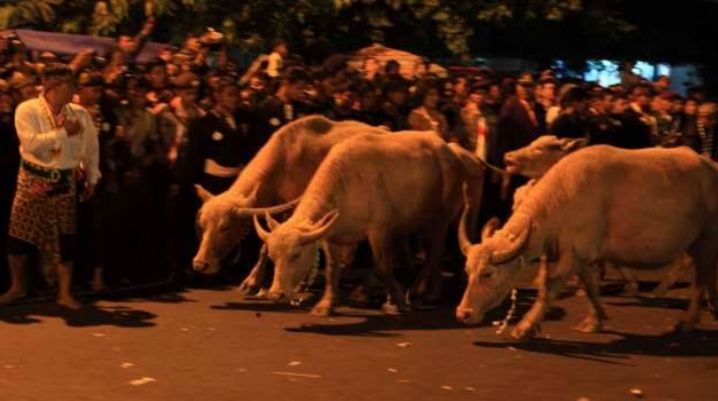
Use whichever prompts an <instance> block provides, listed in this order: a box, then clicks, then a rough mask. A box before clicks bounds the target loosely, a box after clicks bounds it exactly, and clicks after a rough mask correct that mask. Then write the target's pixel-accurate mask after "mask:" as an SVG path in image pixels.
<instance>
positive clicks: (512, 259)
mask: <svg viewBox="0 0 718 401" xmlns="http://www.w3.org/2000/svg"><path fill="white" fill-rule="evenodd" d="M462 220H463V219H462ZM460 226H461V228H460V229H459V242H460V245H461V249H462V251H463V252H464V254H465V255H466V257H467V262H466V272H467V274H468V278H469V282H468V285H467V288H466V291H465V292H464V296H463V299H462V300H461V303H460V304H459V306H458V307H457V309H456V316H457V318H458V319H459V320H461V321H463V322H466V323H478V322H480V321H481V320H482V318H483V315H484V313H485V312H486V311H487V310H489V309H491V308H493V307H494V306H496V305H497V304H499V303H500V302H501V301H502V300H503V299H504V298H505V297H506V294H507V293H508V292H509V291H510V289H511V288H512V287H513V286H514V284H515V281H516V277H517V276H518V273H519V272H520V270H521V269H522V267H523V266H524V263H525V262H526V261H532V260H536V259H538V258H539V257H540V256H541V255H547V254H548V255H555V257H556V261H557V262H556V263H555V264H554V265H550V267H548V271H547V272H546V274H545V275H544V280H543V282H542V283H541V286H540V288H539V296H538V298H537V300H536V302H535V303H534V305H533V306H532V308H531V309H530V310H529V312H528V313H527V314H526V315H525V316H524V317H523V319H522V320H521V321H520V322H519V323H518V325H517V326H516V327H514V329H513V331H512V335H513V336H514V337H515V338H519V339H525V338H528V337H530V336H531V335H532V333H533V332H534V329H535V327H536V325H537V324H539V323H540V322H541V321H542V320H543V317H544V314H545V312H546V308H547V306H548V305H549V304H550V302H551V301H552V300H553V299H554V298H555V297H556V295H557V293H558V291H559V290H560V288H561V286H562V284H563V283H564V281H565V280H566V279H567V278H568V277H570V276H571V275H573V274H577V275H578V277H579V278H580V279H581V281H582V282H583V283H584V285H585V286H586V289H587V294H588V299H589V301H590V304H591V309H590V313H589V315H588V316H587V317H586V319H585V320H584V321H583V322H582V323H581V324H580V325H579V326H578V328H579V329H580V330H582V331H598V330H600V329H601V322H602V320H603V319H604V318H605V316H606V313H605V311H604V308H603V306H602V305H601V303H600V300H599V294H598V289H597V287H596V284H595V282H594V280H593V275H592V274H591V272H590V269H591V268H592V266H595V265H596V264H597V263H599V262H603V261H607V262H612V263H617V264H621V265H625V266H631V267H633V268H647V269H650V268H658V267H660V266H663V265H665V264H667V263H669V262H671V261H673V260H676V259H677V258H678V257H680V256H681V255H682V254H683V253H684V252H688V254H690V255H691V256H692V257H693V259H694V261H695V271H696V281H695V285H694V289H693V291H692V295H691V301H690V305H689V307H688V310H687V312H686V314H685V316H684V317H683V318H682V319H681V320H680V322H679V323H678V325H677V329H682V330H690V329H693V328H694V327H695V325H696V323H697V321H698V316H699V314H698V312H699V307H700V303H701V300H702V296H703V294H706V295H707V298H708V302H709V305H710V307H711V309H712V310H713V312H714V314H715V313H716V311H717V310H718V300H717V297H716V261H717V260H718V168H717V167H716V164H715V163H713V162H712V161H710V160H708V159H706V158H703V157H701V156H698V155H697V154H696V153H695V152H693V151H692V150H690V149H688V148H676V149H642V150H623V149H618V148H613V147H610V146H593V147H589V148H585V149H582V150H579V151H577V152H575V153H572V154H570V155H568V156H566V157H564V158H563V159H562V160H560V161H559V162H558V163H557V164H556V165H555V166H554V167H552V168H551V169H550V170H549V171H548V172H547V173H546V175H545V176H544V177H543V178H542V179H541V180H539V182H538V183H537V184H536V186H535V187H534V188H533V189H532V190H531V192H530V194H529V195H528V197H527V199H525V200H524V201H523V202H522V204H521V206H519V208H518V209H517V210H516V211H515V212H514V213H513V215H512V216H511V217H510V219H509V220H508V221H507V222H506V224H505V225H504V226H503V228H501V229H500V230H498V231H495V232H490V231H491V230H489V232H485V233H484V235H483V238H482V241H481V243H480V244H476V245H473V244H472V243H471V241H470V240H469V238H467V236H466V231H465V228H464V227H463V225H460ZM544 268H547V267H546V266H544Z"/></svg>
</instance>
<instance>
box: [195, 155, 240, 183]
mask: <svg viewBox="0 0 718 401" xmlns="http://www.w3.org/2000/svg"><path fill="white" fill-rule="evenodd" d="M242 168H244V166H237V167H226V166H222V165H221V164H219V163H217V162H216V161H214V160H212V159H207V160H205V161H204V172H205V174H209V175H212V176H215V177H221V178H232V177H236V176H238V175H239V173H240V172H241V171H242Z"/></svg>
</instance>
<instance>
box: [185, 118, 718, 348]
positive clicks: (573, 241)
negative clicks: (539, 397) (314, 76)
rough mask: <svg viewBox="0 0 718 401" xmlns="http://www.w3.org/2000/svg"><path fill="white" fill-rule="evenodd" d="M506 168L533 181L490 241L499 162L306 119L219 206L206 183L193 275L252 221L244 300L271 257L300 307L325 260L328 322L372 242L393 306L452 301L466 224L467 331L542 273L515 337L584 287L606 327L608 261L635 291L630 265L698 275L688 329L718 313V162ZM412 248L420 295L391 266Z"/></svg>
mask: <svg viewBox="0 0 718 401" xmlns="http://www.w3.org/2000/svg"><path fill="white" fill-rule="evenodd" d="M505 161H506V171H505V174H518V175H523V176H526V177H528V178H530V181H529V183H528V184H526V185H525V186H524V187H522V188H519V189H518V190H517V191H516V193H515V196H514V208H513V212H512V214H511V216H510V218H509V219H508V220H507V221H506V222H505V223H504V224H503V226H500V223H499V221H498V220H496V219H492V220H491V221H489V222H488V223H487V224H486V225H485V226H484V227H483V230H481V232H479V231H478V229H477V227H476V223H477V216H478V213H479V211H480V207H481V198H482V190H483V187H484V176H485V172H486V170H487V169H488V168H492V167H490V166H487V165H486V163H485V162H484V161H482V160H481V159H479V158H478V157H476V156H475V155H473V154H472V153H470V152H468V151H466V150H464V149H463V148H461V147H460V146H458V145H455V144H451V143H446V142H444V141H443V140H442V139H441V138H440V137H439V136H437V135H435V134H433V133H431V132H418V131H402V132H389V131H386V130H383V129H381V128H376V127H373V126H369V125H366V124H363V123H359V122H353V121H345V122H334V121H331V120H328V119H326V118H324V117H320V116H309V117H304V118H302V119H299V120H297V121H295V122H293V123H291V124H289V125H287V126H285V127H283V128H281V129H280V130H278V131H277V132H275V133H274V134H273V135H272V137H271V139H270V140H269V141H268V142H267V143H266V145H265V146H264V147H263V148H262V149H261V150H260V151H259V152H258V153H257V155H256V156H255V157H254V159H252V161H251V162H250V163H249V164H248V165H247V166H246V167H245V168H244V169H243V171H242V172H241V174H240V175H239V177H238V178H237V180H236V181H235V183H234V184H233V185H232V187H231V188H230V189H229V190H227V191H226V192H224V193H222V194H219V195H216V196H214V195H212V194H210V193H209V192H207V191H206V190H204V189H203V188H201V187H197V193H198V195H199V197H200V198H201V199H202V201H203V202H204V203H203V206H202V208H201V209H200V211H199V214H198V218H197V222H198V226H199V230H200V232H201V234H200V235H201V243H200V247H199V249H198V252H197V255H196V256H195V258H194V262H193V263H194V268H195V270H197V271H199V272H203V273H214V272H216V271H218V270H219V269H220V266H221V264H222V260H224V259H225V258H226V256H227V254H228V253H230V252H231V251H232V249H234V248H235V247H236V246H237V245H238V244H239V243H240V242H241V241H242V240H243V239H244V238H246V236H247V235H248V234H249V232H250V230H251V229H252V223H254V224H253V225H254V229H255V230H256V232H257V234H258V236H259V237H260V238H261V239H262V241H263V243H264V244H263V246H262V248H261V250H260V255H259V259H258V262H257V264H256V265H255V266H254V268H253V269H252V271H251V273H250V274H249V276H248V277H247V278H246V279H245V281H244V282H243V283H242V285H241V289H242V290H244V291H246V292H249V291H253V290H257V289H258V288H259V287H260V285H261V283H262V282H263V281H264V276H265V275H266V272H267V268H266V265H267V263H268V261H269V260H271V261H272V262H273V264H274V276H273V277H272V284H271V287H270V288H269V289H268V291H267V295H268V297H269V298H270V299H271V300H273V301H277V302H280V301H290V300H292V299H293V297H294V296H295V293H296V291H298V289H299V288H300V286H301V284H302V282H304V281H305V280H306V279H307V277H308V276H309V275H311V274H312V270H313V267H314V265H315V263H316V260H317V254H318V253H319V252H320V251H321V252H322V253H323V256H324V257H323V260H324V262H325V266H324V269H325V274H326V287H325V289H324V293H323V295H322V297H321V299H320V300H319V302H318V303H317V304H316V305H315V306H314V307H313V309H312V313H313V314H316V315H322V316H326V315H331V314H332V313H333V312H334V309H335V307H336V306H337V304H338V300H339V297H338V285H339V278H340V273H341V270H342V269H343V267H345V266H347V265H349V264H350V263H351V262H352V259H353V257H354V254H355V251H356V249H357V245H358V244H359V243H360V242H362V241H368V244H369V246H370V248H371V254H372V258H373V264H374V269H375V272H376V275H377V276H378V277H379V278H380V279H382V280H383V283H384V285H385V286H386V289H387V292H388V294H387V301H386V303H385V304H384V306H383V309H384V311H385V312H386V313H401V312H402V311H404V310H405V309H406V308H407V307H408V306H407V302H410V301H411V299H412V298H426V299H436V298H438V297H440V292H441V269H440V263H441V261H442V257H443V254H444V248H445V245H446V242H447V233H448V232H449V230H450V228H451V227H455V226H456V223H457V222H458V227H459V229H458V240H459V248H460V249H461V251H462V253H463V254H464V256H465V257H466V266H465V272H466V275H467V278H468V284H467V286H466V289H465V291H464V295H463V298H462V300H461V302H460V304H459V305H458V306H457V308H456V318H457V319H458V320H460V321H462V322H464V323H467V324H477V323H480V322H481V321H482V320H483V317H484V315H485V313H486V312H487V311H489V310H490V309H492V308H494V307H496V306H497V305H499V304H501V303H502V302H503V301H504V300H505V299H506V297H507V296H508V294H509V292H510V291H511V289H512V288H514V287H515V286H516V285H517V282H518V280H519V277H520V276H521V273H522V270H524V269H525V268H526V266H527V265H529V264H531V263H534V262H538V263H539V269H538V273H537V277H536V280H535V282H536V284H537V286H538V296H537V299H536V301H535V302H534V304H533V306H532V307H531V308H530V310H529V311H528V312H527V313H526V314H525V316H523V318H522V319H521V321H520V322H519V323H518V324H517V325H516V326H515V327H514V328H513V330H512V332H511V334H512V336H513V337H515V338H517V339H528V338H530V337H531V336H532V335H533V334H534V333H535V331H536V329H537V327H538V325H539V324H540V323H541V321H542V320H543V318H544V315H545V313H546V310H547V307H548V306H549V305H550V304H551V302H552V301H553V300H554V299H555V298H556V297H557V295H558V294H559V291H560V290H561V288H562V286H563V284H564V283H565V282H566V281H567V280H569V279H572V278H573V277H577V278H578V279H579V280H580V282H581V283H582V285H583V286H584V287H585V292H586V294H587V297H586V298H587V299H588V301H589V302H590V308H589V314H588V316H587V317H586V318H585V320H583V321H582V323H581V324H580V325H579V326H578V329H580V330H582V331H586V332H596V331H599V330H601V326H602V321H603V320H604V319H605V318H606V312H605V309H604V308H603V306H602V304H601V300H600V297H599V290H598V285H597V282H596V280H597V272H598V270H599V269H602V268H603V267H604V266H605V265H606V264H612V265H614V266H616V267H617V268H618V269H619V270H620V272H621V274H622V275H623V277H624V278H625V279H626V280H627V282H628V285H629V288H634V289H635V288H636V282H635V278H633V274H632V273H631V270H633V269H666V272H667V274H666V277H667V279H666V282H663V283H661V287H662V288H666V287H667V285H669V282H668V281H670V279H671V277H675V275H676V274H675V272H676V271H678V270H683V269H686V268H688V267H692V268H694V269H695V282H694V285H693V288H692V290H691V296H690V304H689V306H688V309H687V311H686V313H685V315H684V317H683V318H682V319H681V320H680V321H679V323H678V324H677V327H676V328H677V329H679V330H691V329H693V328H694V327H695V325H696V324H697V323H698V317H699V312H700V308H701V306H702V304H703V302H704V299H705V300H707V303H708V306H709V308H710V309H711V310H712V311H713V313H714V315H716V317H718V297H717V294H716V287H717V281H716V266H717V264H716V263H717V262H718V164H716V163H714V162H712V161H710V160H709V159H707V158H704V157H701V156H699V155H698V154H696V153H695V152H694V151H693V150H690V149H688V148H674V149H663V148H652V149H642V150H624V149H619V148H614V147H610V146H603V145H599V146H586V141H585V140H582V139H558V138H556V137H552V136H544V137H540V138H539V139H537V140H536V141H535V142H534V143H532V144H530V145H529V146H527V147H525V148H522V149H519V150H516V151H514V152H510V153H508V154H507V155H506V157H505ZM279 216H285V217H286V216H289V217H288V218H286V219H284V221H278V220H282V219H280V218H279ZM412 237H413V238H416V237H418V238H420V239H421V241H419V242H420V246H421V248H422V251H423V252H424V254H425V257H424V258H422V266H421V268H420V269H419V274H418V278H417V279H416V280H415V282H414V283H413V284H412V286H411V288H410V289H408V291H407V289H405V288H404V285H403V283H400V282H399V281H397V279H396V278H395V275H394V269H395V267H396V266H400V265H401V264H402V263H406V258H407V254H408V253H409V252H407V249H408V248H409V246H408V243H409V241H410V238H412ZM407 294H408V295H409V296H407ZM704 297H705V298H704Z"/></svg>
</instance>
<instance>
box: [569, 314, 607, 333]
mask: <svg viewBox="0 0 718 401" xmlns="http://www.w3.org/2000/svg"><path fill="white" fill-rule="evenodd" d="M574 329H575V330H577V331H580V332H581V333H598V332H600V331H601V330H602V329H603V324H602V323H601V321H600V320H599V319H596V318H594V317H591V316H589V317H587V318H585V319H583V321H582V322H581V323H579V324H578V326H576V327H574Z"/></svg>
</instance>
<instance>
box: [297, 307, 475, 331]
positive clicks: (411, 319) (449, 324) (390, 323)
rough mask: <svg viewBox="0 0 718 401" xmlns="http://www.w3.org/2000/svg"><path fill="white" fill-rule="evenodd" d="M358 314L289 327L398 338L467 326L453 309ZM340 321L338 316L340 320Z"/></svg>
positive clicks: (357, 312) (358, 312)
mask: <svg viewBox="0 0 718 401" xmlns="http://www.w3.org/2000/svg"><path fill="white" fill-rule="evenodd" d="M372 312H373V314H367V313H361V311H356V313H353V312H352V313H347V314H341V315H340V317H342V318H346V317H357V318H361V319H362V320H361V321H358V322H357V321H352V322H350V323H342V322H336V321H335V322H331V321H329V322H327V323H326V324H316V323H304V324H302V325H300V326H299V327H288V328H285V330H286V331H288V332H291V333H313V334H323V335H330V336H359V337H397V336H400V335H401V334H399V333H395V332H396V331H403V330H447V329H466V328H467V326H465V325H463V324H460V323H458V322H457V321H456V319H454V313H453V309H451V310H449V309H444V308H442V309H435V310H429V311H416V312H408V313H406V314H404V315H401V316H388V315H381V314H377V312H376V311H372ZM337 320H338V319H337Z"/></svg>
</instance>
